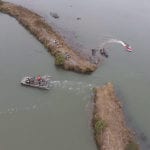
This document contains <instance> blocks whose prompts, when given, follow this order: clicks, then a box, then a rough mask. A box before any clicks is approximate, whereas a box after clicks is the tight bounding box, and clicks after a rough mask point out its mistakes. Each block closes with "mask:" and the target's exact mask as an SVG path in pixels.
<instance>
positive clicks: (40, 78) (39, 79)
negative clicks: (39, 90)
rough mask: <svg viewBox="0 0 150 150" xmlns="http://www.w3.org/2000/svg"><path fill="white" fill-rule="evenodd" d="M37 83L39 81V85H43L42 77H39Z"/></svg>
mask: <svg viewBox="0 0 150 150" xmlns="http://www.w3.org/2000/svg"><path fill="white" fill-rule="evenodd" d="M36 79H37V81H38V83H39V85H40V84H41V81H42V77H41V76H37V78H36Z"/></svg>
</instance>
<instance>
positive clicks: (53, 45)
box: [0, 2, 97, 73]
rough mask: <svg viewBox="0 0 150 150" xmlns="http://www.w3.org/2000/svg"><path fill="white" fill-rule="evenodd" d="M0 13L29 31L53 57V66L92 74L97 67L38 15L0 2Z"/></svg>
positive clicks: (20, 7)
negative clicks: (71, 46)
mask: <svg viewBox="0 0 150 150" xmlns="http://www.w3.org/2000/svg"><path fill="white" fill-rule="evenodd" d="M0 11H1V12H2V13H6V14H9V15H10V16H13V17H14V18H16V19H17V20H18V22H19V23H20V24H22V25H23V26H24V27H25V28H26V29H27V30H29V31H30V32H31V33H32V34H33V35H34V36H35V37H36V38H37V39H38V40H39V41H40V42H41V43H43V45H44V46H45V47H46V48H47V49H48V50H49V52H50V53H51V54H52V55H53V56H54V57H55V64H56V65H58V66H61V67H62V68H64V69H66V70H72V71H76V72H81V73H89V72H93V71H94V70H95V69H96V68H97V66H96V65H95V64H93V63H91V62H90V61H88V60H85V59H83V58H81V56H79V55H78V54H77V53H75V52H74V51H73V50H72V49H71V48H70V47H69V46H68V45H67V44H66V43H65V42H64V40H63V39H62V38H61V36H60V35H58V34H57V33H56V32H54V31H53V29H52V28H51V26H50V25H49V24H47V23H46V22H45V20H44V19H43V18H42V17H41V16H40V15H38V14H36V13H34V12H32V11H30V10H28V9H26V8H23V7H22V6H18V5H15V4H12V3H9V2H1V4H0Z"/></svg>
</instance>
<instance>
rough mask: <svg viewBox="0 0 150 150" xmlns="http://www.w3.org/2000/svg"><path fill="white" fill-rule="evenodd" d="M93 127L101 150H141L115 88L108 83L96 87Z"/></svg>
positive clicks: (94, 90) (94, 91)
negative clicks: (126, 121)
mask: <svg viewBox="0 0 150 150" xmlns="http://www.w3.org/2000/svg"><path fill="white" fill-rule="evenodd" d="M93 93H94V110H93V119H92V125H93V129H94V138H95V142H96V144H97V147H98V149H99V150H139V149H140V148H139V145H138V144H136V142H135V135H134V134H133V132H131V130H130V129H129V128H128V127H127V126H126V123H125V117H124V114H123V110H122V106H121V103H120V101H119V100H118V99H117V97H116V94H115V90H114V86H113V84H112V83H107V84H106V85H104V86H102V87H95V88H94V89H93Z"/></svg>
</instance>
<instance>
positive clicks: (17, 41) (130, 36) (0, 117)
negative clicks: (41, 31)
mask: <svg viewBox="0 0 150 150" xmlns="http://www.w3.org/2000/svg"><path fill="white" fill-rule="evenodd" d="M11 2H15V3H17V4H22V5H23V6H26V7H28V8H30V9H33V10H34V11H36V12H38V13H40V14H41V15H42V16H44V17H45V19H46V20H47V21H48V22H50V23H51V24H53V26H55V27H56V29H57V30H59V31H60V32H61V34H63V35H64V36H65V38H66V40H68V41H70V39H72V40H71V41H70V42H72V41H75V43H72V45H73V46H74V47H76V45H80V44H82V46H83V47H84V48H83V49H84V52H88V53H89V52H90V49H91V48H97V47H98V46H99V45H100V43H101V42H102V41H103V40H104V39H106V38H112V37H113V38H117V39H121V40H124V41H126V42H128V43H129V44H131V45H132V47H133V48H134V52H133V53H127V52H126V51H124V49H123V48H122V47H121V46H120V45H117V44H114V45H112V46H111V47H109V58H108V59H106V60H105V61H104V62H103V64H102V66H101V67H100V68H99V69H98V70H97V71H96V72H94V73H93V74H91V75H81V74H77V73H73V72H66V71H63V70H61V69H58V68H56V67H55V66H54V60H53V57H51V56H50V55H49V54H48V53H47V50H46V49H45V48H44V47H43V46H42V45H41V44H40V43H39V42H38V41H37V40H36V39H35V38H34V37H33V36H32V35H31V34H30V33H29V32H27V31H26V30H25V29H24V28H23V27H21V26H20V25H19V24H18V23H17V22H16V21H15V19H13V18H11V17H9V16H7V15H3V14H0V20H1V21H0V81H1V85H0V124H1V125H0V147H1V149H5V150H10V149H11V150H19V149H23V150H26V149H28V150H31V149H32V150H41V149H45V150H46V149H54V150H57V149H62V150H66V149H71V150H76V149H82V150H84V149H86V150H93V149H96V146H95V143H94V141H93V137H92V131H91V128H90V111H89V107H90V106H89V103H90V101H91V94H90V91H91V88H92V87H93V86H95V85H103V84H104V83H106V82H108V81H111V82H113V83H114V84H115V87H116V91H117V95H118V96H119V98H120V99H121V101H122V102H123V104H124V106H125V112H126V115H127V119H128V123H129V125H130V126H131V127H133V128H135V129H136V132H137V135H138V140H139V142H140V143H141V146H142V148H143V149H144V150H148V149H150V140H149V138H150V128H149V126H150V119H149V113H150V110H149V106H150V101H149V97H150V79H149V76H150V70H149V69H148V68H149V67H148V66H149V64H150V60H149V55H150V51H149V39H150V34H149V26H150V21H149V20H150V16H149V13H150V9H149V6H150V2H149V1H147V0H143V1H138V2H137V1H135V0H133V1H129V0H121V1H120V0H114V1H111V0H88V1H87V0H86V1H85V0H83V1H80V0H76V1H75V0H63V1H62V0H61V1H60V0H55V1H48V0H44V1H43V0H38V1H31V0H11ZM50 12H57V13H58V15H59V16H60V18H59V19H54V18H52V17H51V16H50V15H49V13H50ZM78 17H80V18H81V20H77V18H78ZM26 74H35V75H38V74H49V75H52V76H53V79H54V80H55V81H56V82H55V85H54V87H53V88H52V90H50V91H40V90H37V89H32V88H25V87H22V86H20V84H19V81H20V79H21V78H22V77H23V76H24V75H26Z"/></svg>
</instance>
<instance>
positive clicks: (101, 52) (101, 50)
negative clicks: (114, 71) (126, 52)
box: [100, 48, 108, 58]
mask: <svg viewBox="0 0 150 150" xmlns="http://www.w3.org/2000/svg"><path fill="white" fill-rule="evenodd" d="M100 54H101V55H102V56H105V57H106V58H108V54H107V52H106V50H105V48H102V49H100Z"/></svg>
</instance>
